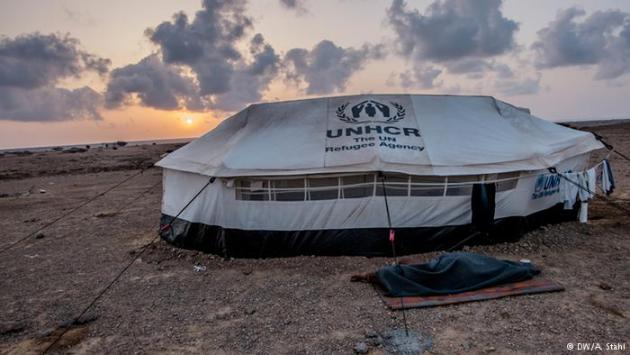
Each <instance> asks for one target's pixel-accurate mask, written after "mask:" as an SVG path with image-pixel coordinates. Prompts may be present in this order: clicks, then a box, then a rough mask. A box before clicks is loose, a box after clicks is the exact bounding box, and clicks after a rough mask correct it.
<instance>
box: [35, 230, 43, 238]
mask: <svg viewBox="0 0 630 355" xmlns="http://www.w3.org/2000/svg"><path fill="white" fill-rule="evenodd" d="M45 237H46V235H45V234H44V233H42V232H39V233H37V234H35V239H44V238H45Z"/></svg>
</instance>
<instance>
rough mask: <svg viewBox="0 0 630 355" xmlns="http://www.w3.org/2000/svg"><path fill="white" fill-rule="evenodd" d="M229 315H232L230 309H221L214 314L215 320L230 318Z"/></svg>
mask: <svg viewBox="0 0 630 355" xmlns="http://www.w3.org/2000/svg"><path fill="white" fill-rule="evenodd" d="M230 314H232V308H230V307H223V308H221V309H219V311H218V312H217V314H216V317H217V319H227V318H229V317H230Z"/></svg>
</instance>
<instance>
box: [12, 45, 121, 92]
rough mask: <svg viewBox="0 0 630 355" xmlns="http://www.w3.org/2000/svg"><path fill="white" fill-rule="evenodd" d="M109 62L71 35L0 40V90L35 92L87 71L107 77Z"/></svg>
mask: <svg viewBox="0 0 630 355" xmlns="http://www.w3.org/2000/svg"><path fill="white" fill-rule="evenodd" d="M109 64H110V61H109V60H108V59H103V58H100V57H97V56H95V55H92V54H90V53H88V52H86V51H84V50H82V49H81V48H80V43H79V40H77V39H75V38H72V37H70V36H69V35H64V36H61V35H56V34H50V35H43V34H40V33H32V34H24V35H20V36H17V37H15V38H13V39H11V38H8V37H1V38H0V86H10V87H20V88H24V89H33V88H37V87H42V86H45V85H50V84H55V83H57V82H58V81H59V80H60V79H64V78H67V77H75V78H78V77H80V76H81V74H83V73H84V72H85V71H89V70H91V71H95V72H97V73H99V74H105V73H107V70H108V66H109Z"/></svg>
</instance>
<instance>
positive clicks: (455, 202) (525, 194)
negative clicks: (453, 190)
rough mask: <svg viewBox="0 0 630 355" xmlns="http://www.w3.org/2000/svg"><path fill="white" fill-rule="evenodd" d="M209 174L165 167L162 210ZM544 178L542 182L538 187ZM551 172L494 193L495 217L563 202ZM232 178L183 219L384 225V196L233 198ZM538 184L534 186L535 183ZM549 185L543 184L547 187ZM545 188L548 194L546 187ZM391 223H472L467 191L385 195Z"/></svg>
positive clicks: (168, 210) (249, 224) (244, 224)
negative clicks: (324, 198) (307, 199)
mask: <svg viewBox="0 0 630 355" xmlns="http://www.w3.org/2000/svg"><path fill="white" fill-rule="evenodd" d="M587 159H588V155H581V156H578V157H574V158H571V159H569V160H566V161H564V162H562V163H561V164H559V165H558V169H559V170H560V171H569V170H572V171H577V170H582V169H584V167H585V165H586V162H587ZM208 179H209V177H206V176H202V175H198V174H193V173H188V172H181V171H175V170H171V169H165V170H164V197H163V206H162V213H163V214H165V215H169V216H174V215H176V214H177V213H178V212H179V211H180V210H181V209H182V207H183V206H185V205H186V204H187V203H188V201H190V200H191V199H192V198H193V196H194V195H195V194H196V193H197V192H198V191H199V190H200V189H201V188H202V187H203V186H204V185H205V184H206V182H207V181H208ZM541 181H542V186H541ZM555 182H557V181H554V180H553V175H551V174H549V173H548V172H546V171H539V172H529V173H526V172H525V173H523V176H522V177H521V178H520V179H519V180H518V183H517V185H516V187H515V188H514V189H511V190H508V191H503V192H497V195H496V212H495V218H497V219H499V218H505V217H512V216H527V215H530V214H533V213H535V212H538V211H542V210H545V209H547V208H550V207H552V206H554V205H555V204H557V203H560V202H562V196H561V194H560V193H559V191H558V189H557V188H558V186H557V184H555ZM231 184H233V181H231V180H226V179H217V180H216V181H215V182H214V183H212V184H210V185H209V186H208V187H207V188H206V189H205V190H204V191H203V193H202V194H201V195H200V196H199V197H198V198H197V199H196V200H195V201H194V202H193V203H192V204H191V205H190V206H189V207H188V208H187V209H186V210H185V211H184V212H183V213H182V214H181V215H180V218H181V219H182V220H186V221H189V222H194V223H201V224H205V225H209V226H219V227H222V228H232V229H241V230H267V231H288V230H337V229H356V228H386V227H387V219H386V218H385V204H384V197H383V196H376V195H375V196H371V197H365V198H351V199H331V200H318V201H247V200H237V199H236V191H235V188H234V186H230V185H231ZM537 185H538V186H537ZM545 185H547V186H545ZM541 188H543V190H544V189H547V190H549V191H548V192H547V193H548V194H547V195H546V194H545V191H537V189H539V190H540V189H541ZM388 201H389V207H390V211H391V217H392V225H393V227H395V228H414V227H442V226H457V225H465V224H469V223H470V222H471V208H470V203H471V199H470V195H463V196H411V197H408V196H404V197H403V196H389V197H388Z"/></svg>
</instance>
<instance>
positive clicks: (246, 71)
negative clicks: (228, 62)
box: [213, 33, 280, 111]
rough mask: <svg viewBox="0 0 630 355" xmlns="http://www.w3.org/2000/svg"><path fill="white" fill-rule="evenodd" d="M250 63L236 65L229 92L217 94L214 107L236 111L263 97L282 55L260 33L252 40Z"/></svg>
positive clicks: (276, 72) (275, 74)
mask: <svg viewBox="0 0 630 355" xmlns="http://www.w3.org/2000/svg"><path fill="white" fill-rule="evenodd" d="M250 55H251V56H252V58H253V60H252V61H251V62H250V63H244V62H241V63H239V65H237V66H236V68H235V70H234V74H233V75H232V79H231V83H230V87H231V90H230V91H229V92H227V93H223V94H219V95H216V97H215V98H214V102H213V107H214V108H216V109H219V110H223V111H235V110H238V109H240V108H242V106H243V104H245V103H251V102H257V101H260V99H261V98H262V92H263V91H264V90H266V89H267V87H268V86H269V84H270V83H271V81H272V80H273V79H274V78H275V77H276V76H277V74H278V71H279V66H280V57H279V56H278V55H277V54H276V52H275V50H274V49H273V47H272V46H271V45H269V44H267V43H265V40H264V38H263V36H262V35H261V34H260V33H258V34H256V35H255V36H254V38H253V39H252V40H251V42H250Z"/></svg>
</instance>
